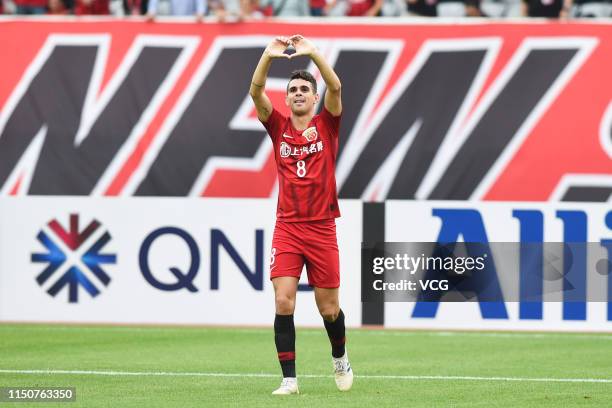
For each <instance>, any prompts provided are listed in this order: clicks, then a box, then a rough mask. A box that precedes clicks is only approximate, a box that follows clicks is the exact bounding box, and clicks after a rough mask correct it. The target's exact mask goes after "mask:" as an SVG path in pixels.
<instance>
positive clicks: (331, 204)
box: [262, 108, 340, 222]
mask: <svg viewBox="0 0 612 408" xmlns="http://www.w3.org/2000/svg"><path fill="white" fill-rule="evenodd" d="M262 123H263V125H264V126H265V128H266V130H267V131H268V134H269V135H270V138H271V139H272V144H273V145H274V158H275V159H276V168H277V171H278V186H279V189H278V206H277V210H276V218H277V219H279V220H281V221H285V222H298V221H315V220H324V219H328V218H336V217H339V216H340V209H339V208H338V194H337V193H336V156H337V155H338V131H339V129H340V116H338V117H334V116H332V114H331V113H329V112H328V111H327V109H325V108H323V110H322V111H321V113H320V114H319V115H315V116H314V117H313V118H312V120H311V121H310V123H309V124H308V127H307V128H306V129H305V130H303V131H299V130H296V129H295V128H294V127H293V124H292V123H291V119H290V118H288V117H286V116H283V115H282V114H281V113H280V112H278V111H277V110H276V109H274V110H272V114H271V115H270V117H269V118H268V121H267V122H262Z"/></svg>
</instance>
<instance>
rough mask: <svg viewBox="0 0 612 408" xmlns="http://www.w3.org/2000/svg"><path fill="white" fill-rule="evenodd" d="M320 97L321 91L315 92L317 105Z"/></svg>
mask: <svg viewBox="0 0 612 408" xmlns="http://www.w3.org/2000/svg"><path fill="white" fill-rule="evenodd" d="M319 98H320V96H319V93H318V92H317V93H316V94H315V100H314V101H315V105H316V104H317V103H319Z"/></svg>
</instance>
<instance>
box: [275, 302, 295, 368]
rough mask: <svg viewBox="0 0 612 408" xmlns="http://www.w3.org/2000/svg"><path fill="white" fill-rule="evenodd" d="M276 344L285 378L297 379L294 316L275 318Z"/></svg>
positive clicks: (278, 316) (277, 316)
mask: <svg viewBox="0 0 612 408" xmlns="http://www.w3.org/2000/svg"><path fill="white" fill-rule="evenodd" d="M274 343H275V344H276V352H277V353H278V361H279V362H280V365H281V369H282V370H283V377H295V326H294V324H293V315H279V314H277V315H276V317H275V318H274Z"/></svg>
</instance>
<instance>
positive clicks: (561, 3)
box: [0, 0, 612, 22]
mask: <svg viewBox="0 0 612 408" xmlns="http://www.w3.org/2000/svg"><path fill="white" fill-rule="evenodd" d="M0 14H7V15H113V16H130V15H142V16H146V18H147V19H149V20H151V21H153V20H155V18H156V17H158V16H192V17H193V18H194V19H195V20H197V21H205V20H204V17H208V16H213V17H214V18H216V19H217V20H218V21H221V22H235V21H242V20H249V19H263V18H270V17H275V16H278V17H307V16H308V17H310V16H313V17H321V18H324V17H326V16H330V17H339V16H370V17H375V16H382V17H395V16H423V17H437V16H439V17H465V16H467V17H494V18H506V17H508V18H512V17H544V18H561V19H568V18H609V17H612V0H0ZM206 21H210V19H206Z"/></svg>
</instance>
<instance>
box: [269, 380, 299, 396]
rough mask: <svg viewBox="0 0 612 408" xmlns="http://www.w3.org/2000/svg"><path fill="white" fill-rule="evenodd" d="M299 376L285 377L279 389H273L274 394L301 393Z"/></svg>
mask: <svg viewBox="0 0 612 408" xmlns="http://www.w3.org/2000/svg"><path fill="white" fill-rule="evenodd" d="M299 393H300V390H299V389H298V383H297V378H291V377H285V378H283V381H282V382H281V385H280V387H278V389H276V390H274V391H272V395H291V394H299Z"/></svg>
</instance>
